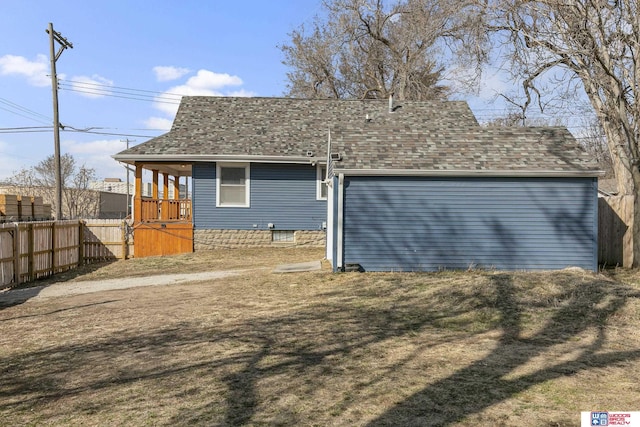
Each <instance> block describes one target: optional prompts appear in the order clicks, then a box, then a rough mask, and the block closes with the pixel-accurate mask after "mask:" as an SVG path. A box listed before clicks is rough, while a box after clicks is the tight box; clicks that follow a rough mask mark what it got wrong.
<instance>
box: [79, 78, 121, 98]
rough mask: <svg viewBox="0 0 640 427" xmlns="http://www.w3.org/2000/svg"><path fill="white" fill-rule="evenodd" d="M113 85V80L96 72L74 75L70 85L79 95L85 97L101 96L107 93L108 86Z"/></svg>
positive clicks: (108, 92) (108, 91)
mask: <svg viewBox="0 0 640 427" xmlns="http://www.w3.org/2000/svg"><path fill="white" fill-rule="evenodd" d="M110 86H113V81H111V80H109V79H106V78H104V77H102V76H99V75H97V74H94V75H92V76H91V77H88V76H74V77H72V78H71V87H72V88H73V90H74V91H75V92H77V93H78V94H79V95H80V96H84V97H86V98H102V97H103V96H106V95H109V94H110V93H111V91H110V90H109V87H110Z"/></svg>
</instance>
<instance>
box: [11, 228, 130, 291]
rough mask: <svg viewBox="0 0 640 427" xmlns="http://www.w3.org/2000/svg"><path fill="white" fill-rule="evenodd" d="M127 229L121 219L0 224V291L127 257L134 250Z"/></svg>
mask: <svg viewBox="0 0 640 427" xmlns="http://www.w3.org/2000/svg"><path fill="white" fill-rule="evenodd" d="M128 229H129V226H128V224H127V222H125V221H122V220H87V221H78V220H74V221H42V222H17V223H7V224H0V288H4V287H8V286H15V285H18V284H20V283H24V282H29V281H32V280H36V279H40V278H43V277H48V276H51V275H53V274H56V273H60V272H63V271H67V270H70V269H72V268H76V267H78V266H80V265H82V264H87V263H91V262H97V261H106V260H115V259H121V258H127V257H129V256H130V255H131V254H132V248H133V242H132V241H130V240H132V239H129V236H128V234H129V233H128Z"/></svg>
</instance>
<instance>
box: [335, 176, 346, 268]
mask: <svg viewBox="0 0 640 427" xmlns="http://www.w3.org/2000/svg"><path fill="white" fill-rule="evenodd" d="M337 210H338V212H337V213H338V215H337V217H338V220H337V224H336V225H337V227H336V264H335V268H334V270H336V271H344V230H343V228H344V174H342V173H341V174H339V175H338V209H337Z"/></svg>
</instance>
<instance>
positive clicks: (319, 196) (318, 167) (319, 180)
mask: <svg viewBox="0 0 640 427" xmlns="http://www.w3.org/2000/svg"><path fill="white" fill-rule="evenodd" d="M323 168H324V170H325V173H324V175H323V174H322V169H323ZM326 170H327V165H321V164H319V163H318V164H317V165H316V200H327V196H322V186H323V185H324V186H325V187H326V188H327V193H326V194H327V195H328V194H329V188H328V186H327V184H325V182H324V179H325V176H326Z"/></svg>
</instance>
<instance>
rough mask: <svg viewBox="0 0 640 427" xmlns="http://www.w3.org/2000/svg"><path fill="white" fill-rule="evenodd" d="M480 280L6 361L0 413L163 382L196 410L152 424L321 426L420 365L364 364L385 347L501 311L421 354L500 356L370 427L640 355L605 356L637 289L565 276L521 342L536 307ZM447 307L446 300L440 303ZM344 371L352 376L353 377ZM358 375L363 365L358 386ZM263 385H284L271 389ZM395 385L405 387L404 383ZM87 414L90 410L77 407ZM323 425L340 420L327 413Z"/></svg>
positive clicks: (493, 280) (441, 421)
mask: <svg viewBox="0 0 640 427" xmlns="http://www.w3.org/2000/svg"><path fill="white" fill-rule="evenodd" d="M562 274H564V273H559V275H562ZM568 276H569V279H570V275H568ZM476 277H481V278H483V280H484V278H486V280H487V282H486V283H487V286H486V287H484V286H483V287H479V288H478V291H477V292H476V293H471V294H468V293H467V294H465V293H464V292H460V293H456V292H455V291H454V290H452V291H450V292H449V291H441V293H440V294H438V293H435V294H431V295H430V297H429V298H430V299H428V300H426V299H425V298H424V296H423V294H421V293H420V292H419V291H418V292H412V291H411V290H407V289H406V285H405V284H403V282H402V280H399V281H398V282H397V283H391V284H390V283H387V284H386V285H385V287H384V290H378V289H377V288H376V286H375V285H372V286H370V287H368V288H366V289H359V288H358V287H357V286H355V285H354V286H349V287H346V288H345V289H340V290H337V291H334V292H332V293H327V294H325V295H324V296H323V298H322V299H321V300H315V301H314V302H313V303H312V304H310V305H309V304H307V305H299V306H295V307H293V308H291V309H289V310H287V311H286V312H278V313H279V314H273V315H261V316H258V315H255V316H252V315H247V316H245V317H243V318H242V319H241V320H238V321H232V322H229V323H228V324H227V323H224V322H222V323H221V324H220V325H217V326H207V327H202V325H200V324H198V322H191V323H189V322H184V323H183V324H180V325H177V326H174V327H171V328H164V329H162V328H158V329H153V330H151V331H150V332H147V333H145V332H141V331H140V330H136V331H134V332H131V333H122V334H119V335H117V336H115V335H114V336H111V337H109V338H103V339H101V340H98V341H95V342H83V343H81V344H66V345H58V346H51V347H47V348H45V349H43V350H39V351H35V352H31V353H28V354H21V355H19V356H12V357H7V358H2V359H0V370H1V371H2V372H3V375H2V377H0V413H3V412H4V413H6V412H11V411H20V410H32V409H33V407H34V406H37V405H42V404H43V403H44V404H46V403H52V402H55V401H57V400H58V399H61V398H66V397H78V396H79V395H82V394H84V393H88V392H90V393H97V392H107V391H109V390H117V389H118V387H121V386H131V387H134V386H136V385H139V384H148V382H149V381H153V382H154V384H156V383H162V384H165V385H163V387H160V388H161V389H162V390H165V391H164V393H174V396H173V397H174V398H175V399H192V400H193V402H192V403H191V404H190V405H188V406H187V407H182V406H179V407H178V408H176V409H175V410H174V411H173V412H172V413H171V414H170V415H169V416H168V418H166V419H162V420H155V421H154V424H156V425H157V424H161V423H162V424H165V425H234V426H235V425H246V424H270V425H273V424H276V425H278V424H279V425H295V424H306V423H309V422H310V420H313V419H314V414H313V411H316V412H317V414H318V417H320V416H327V415H326V413H327V411H331V412H333V413H334V414H335V415H336V416H339V415H343V414H345V413H346V412H347V411H348V410H349V409H350V408H351V407H352V406H353V405H355V404H356V403H357V402H358V399H366V398H367V397H358V396H360V392H361V391H363V390H364V391H366V390H370V389H371V388H375V387H377V386H378V385H379V384H381V383H383V382H385V381H389V378H393V377H394V375H395V373H397V372H399V371H401V370H402V369H404V368H405V366H406V365H407V364H409V363H410V362H411V359H412V357H414V355H412V354H411V352H409V353H408V354H407V355H405V356H403V357H399V358H398V359H397V360H396V361H395V363H394V364H391V365H389V366H385V367H384V368H381V369H379V370H378V371H376V372H375V373H373V374H368V372H367V366H366V365H365V366H360V367H359V366H357V364H354V360H357V359H359V358H364V357H366V356H368V355H370V353H372V352H376V351H379V346H380V345H382V344H383V343H385V342H387V341H388V340H389V339H393V338H398V337H411V336H412V335H414V334H416V333H419V332H420V331H423V330H425V328H433V327H434V325H438V324H445V323H446V322H449V321H451V320H452V319H457V318H460V317H461V316H464V315H466V314H469V313H470V312H475V311H477V310H480V309H484V308H491V309H492V310H495V311H496V312H497V313H498V314H499V316H498V317H497V318H496V319H495V320H493V321H490V322H487V323H486V324H483V327H481V328H477V327H476V328H474V330H473V331H472V330H471V329H469V330H468V331H466V332H465V331H464V327H465V325H460V326H461V330H462V332H461V330H457V331H456V332H455V333H454V332H452V331H451V330H449V329H447V328H445V327H443V328H442V329H441V330H439V332H438V334H437V335H435V336H434V338H433V339H432V340H430V341H429V342H428V343H424V344H423V345H422V347H420V348H419V349H416V350H414V353H418V352H424V351H425V350H426V351H428V349H429V348H431V347H435V346H438V345H444V344H447V343H449V342H452V341H455V340H458V339H461V337H470V336H473V335H475V334H479V333H486V332H488V331H490V330H497V331H500V333H501V338H500V339H499V341H498V343H497V345H496V346H495V349H494V350H493V351H491V352H490V353H489V354H488V355H487V356H486V357H483V358H482V359H481V360H477V361H475V362H473V363H471V364H470V365H468V366H466V367H464V368H462V369H460V370H458V371H457V372H454V373H453V374H451V375H449V376H448V377H446V378H444V379H441V380H438V381H436V382H433V383H431V384H429V385H428V386H426V387H425V388H423V389H422V390H420V391H418V392H416V393H414V394H413V395H411V396H409V397H408V398H406V399H404V400H402V401H401V402H399V403H397V404H396V405H395V406H394V407H393V408H391V409H389V410H388V411H387V412H385V413H383V414H381V415H380V416H379V417H378V418H377V419H375V420H373V421H371V422H370V423H369V425H370V426H385V425H405V426H410V425H421V426H422V425H449V424H452V423H455V422H459V421H461V420H463V419H464V418H465V417H466V416H468V415H471V414H475V413H479V412H481V411H482V410H484V409H485V408H487V407H489V406H491V405H494V404H496V403H499V402H502V401H504V400H507V399H509V398H510V397H512V396H514V395H516V394H517V393H520V392H522V391H523V390H526V389H528V388H530V387H532V386H534V385H536V384H540V383H542V382H544V381H548V380H551V379H554V378H558V377H562V376H566V375H573V374H575V373H577V372H580V371H583V370H588V369H593V368H598V367H608V366H615V365H619V364H623V363H626V362H629V361H633V360H638V359H640V349H633V350H629V351H607V352H603V350H605V349H604V348H603V342H604V339H605V337H604V327H605V326H606V324H607V322H608V321H609V320H610V318H611V316H613V315H614V314H615V313H616V312H618V311H619V310H620V309H621V308H622V307H623V306H624V305H625V304H626V303H627V302H628V299H629V298H638V297H640V296H639V295H638V293H637V292H635V293H634V291H633V290H630V289H627V288H624V287H623V286H622V285H619V284H616V283H612V282H607V281H604V280H598V279H595V278H593V279H592V280H590V281H588V282H586V283H569V282H570V280H569V279H567V283H566V284H564V285H563V286H562V287H561V289H562V291H561V292H560V293H556V294H554V295H553V301H552V300H551V299H549V300H546V301H545V300H538V301H535V304H539V305H540V308H541V309H545V310H552V311H553V312H552V314H551V315H550V316H549V317H548V319H547V320H546V323H545V324H544V325H541V328H540V329H539V331H538V332H537V333H535V334H533V335H531V336H528V337H527V338H524V337H523V334H522V325H523V312H524V310H525V308H529V309H530V308H531V304H532V303H531V302H523V301H524V300H523V298H522V297H521V295H520V294H519V290H518V288H517V287H516V286H515V285H514V283H513V275H510V274H486V275H478V276H476ZM440 297H442V301H446V302H444V303H443V302H442V301H437V300H438V298H440ZM248 298H249V297H248ZM434 299H435V300H434ZM378 301H379V302H378ZM525 304H528V306H527V307H525V306H524V305H525ZM247 310H249V309H247ZM594 327H595V328H597V329H599V331H600V335H599V337H598V339H597V340H595V341H594V342H593V343H591V344H590V345H589V346H586V347H583V348H582V349H581V353H580V354H579V355H578V356H576V357H574V358H573V360H571V361H562V362H558V363H557V364H555V365H552V366H545V367H544V368H543V369H540V370H539V371H537V372H533V373H529V374H526V375H524V376H520V377H518V378H516V379H508V378H506V377H507V376H508V374H510V373H512V372H514V371H515V370H516V368H518V367H521V366H523V365H524V364H526V363H527V362H529V361H530V360H531V359H532V358H534V357H536V356H537V355H540V354H541V353H543V352H545V351H547V350H549V348H550V347H552V346H555V345H558V344H561V343H565V342H569V341H570V340H571V339H572V338H574V337H576V336H577V335H578V334H580V333H582V332H584V331H585V330H587V329H590V328H594ZM203 348H204V350H203ZM196 349H200V350H198V351H196ZM222 349H231V350H229V351H222ZM189 352H192V354H191V355H190V357H187V358H185V359H177V358H176V357H177V356H175V357H174V355H176V354H177V355H180V354H181V353H189ZM143 356H144V357H143ZM136 361H138V362H137V363H135V362H136ZM84 366H91V367H95V369H100V370H102V372H101V373H100V374H99V375H98V374H96V375H95V376H90V375H89V376H86V377H83V378H82V381H80V382H77V381H75V382H74V381H69V380H65V379H66V378H70V377H74V375H76V376H83V375H82V373H81V371H76V370H78V369H81V367H84ZM348 369H355V370H356V373H355V374H354V373H348V372H346V370H348ZM358 369H362V376H361V377H360V371H357V370H358ZM345 376H349V378H350V379H351V378H353V379H356V380H357V383H355V384H350V385H349V387H352V389H353V390H352V391H353V396H354V397H341V393H343V392H344V390H341V389H339V388H338V389H335V390H331V387H328V388H329V389H328V390H327V393H331V392H333V393H335V395H336V396H335V397H333V396H332V398H331V400H330V401H331V402H332V403H331V405H330V407H319V408H313V403H312V402H307V406H305V408H306V409H304V410H302V409H299V408H298V409H296V407H295V405H291V407H290V408H289V407H288V406H287V405H283V406H284V408H279V409H278V411H277V412H276V411H272V412H269V410H270V409H269V408H270V407H271V406H274V405H276V404H277V402H278V399H287V398H293V397H288V396H287V394H289V393H290V394H295V395H298V396H302V399H303V400H304V399H305V397H306V398H308V397H309V396H311V395H313V393H314V391H315V390H317V389H318V388H321V387H327V385H326V383H325V381H327V379H328V378H331V379H334V380H336V381H338V383H339V381H340V379H341V378H343V377H345ZM266 383H274V384H277V386H276V387H275V388H272V389H267V390H268V392H266V393H265V389H264V387H266V386H265V384H266ZM394 386H395V387H397V388H398V389H401V388H402V387H403V384H397V385H394ZM166 390H171V391H166ZM112 393H118V392H117V391H112ZM149 393H151V394H154V393H156V392H155V391H151V392H149ZM157 393H158V395H160V392H157ZM193 395H197V397H195V398H194V397H192V396H193ZM339 395H340V396H339ZM363 396H366V393H364V394H363ZM138 398H139V399H141V400H144V399H145V398H148V397H144V396H140V397H138ZM133 399H135V398H133ZM72 400H73V401H76V400H77V401H81V400H82V399H79V398H78V399H72ZM94 404H95V405H97V406H98V407H97V408H94V409H93V410H96V411H98V410H108V408H109V407H110V406H109V405H110V402H109V401H108V400H106V401H104V402H103V403H102V405H103V407H100V405H101V403H100V401H99V400H98V401H96V402H95V403H94ZM132 404H133V405H135V402H132ZM78 405H81V404H79V403H78ZM283 409H284V410H283ZM288 409H290V410H288ZM77 410H78V411H80V412H81V411H83V410H86V408H85V407H82V406H79V407H78V408H77ZM305 411H306V412H305ZM325 420H327V421H330V417H329V418H326V419H325ZM319 423H320V424H323V422H322V421H319ZM354 424H358V423H357V422H354Z"/></svg>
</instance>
